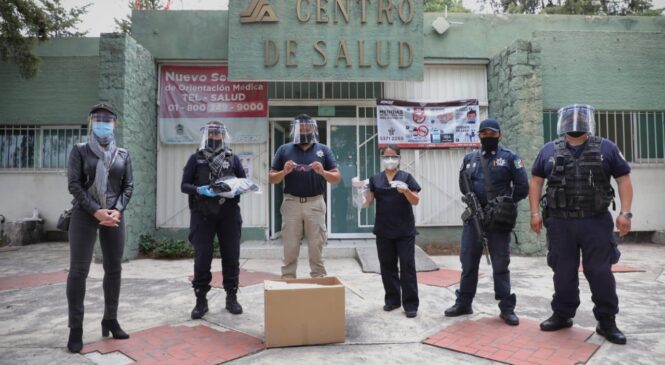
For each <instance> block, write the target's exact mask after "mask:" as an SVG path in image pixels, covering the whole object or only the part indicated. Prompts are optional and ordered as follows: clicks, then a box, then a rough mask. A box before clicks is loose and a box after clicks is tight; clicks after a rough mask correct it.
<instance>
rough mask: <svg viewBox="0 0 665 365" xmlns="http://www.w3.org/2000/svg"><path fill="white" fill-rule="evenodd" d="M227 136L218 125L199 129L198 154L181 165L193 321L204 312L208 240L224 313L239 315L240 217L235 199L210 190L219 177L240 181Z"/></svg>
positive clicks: (209, 260) (242, 175) (207, 287)
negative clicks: (218, 270) (216, 258)
mask: <svg viewBox="0 0 665 365" xmlns="http://www.w3.org/2000/svg"><path fill="white" fill-rule="evenodd" d="M230 140H231V137H230V135H229V133H228V131H227V129H226V127H225V126H224V124H223V123H220V122H210V123H208V124H206V126H205V127H204V128H202V134H201V143H200V145H199V148H198V150H197V151H196V152H195V153H194V154H192V155H191V156H190V157H189V160H188V161H187V164H186V165H185V168H184V171H183V175H182V184H181V187H180V189H181V190H182V192H183V193H185V194H188V195H189V209H190V211H191V221H190V232H189V241H190V242H191V243H192V245H193V246H194V280H192V286H193V287H194V294H195V295H196V306H195V307H194V309H193V310H192V314H191V316H192V319H199V318H201V317H203V315H205V313H206V312H208V300H207V297H206V295H207V293H208V291H209V290H210V282H211V280H212V273H211V272H210V266H211V263H212V257H213V240H214V238H215V235H217V238H218V240H219V249H220V252H221V256H222V276H223V286H224V290H225V291H226V310H227V311H229V312H230V313H232V314H241V313H242V306H241V305H240V303H238V298H237V293H238V282H239V273H240V262H239V261H240V234H241V228H242V216H241V215H240V205H239V203H240V197H239V196H236V197H235V198H222V197H220V196H219V195H218V194H217V193H216V192H214V191H213V190H212V188H211V185H212V184H214V183H215V181H216V180H218V179H220V178H224V177H238V178H245V177H246V176H245V170H244V169H243V167H242V164H241V163H240V159H239V158H238V156H236V155H234V154H233V152H232V151H231V149H230V148H229V143H230Z"/></svg>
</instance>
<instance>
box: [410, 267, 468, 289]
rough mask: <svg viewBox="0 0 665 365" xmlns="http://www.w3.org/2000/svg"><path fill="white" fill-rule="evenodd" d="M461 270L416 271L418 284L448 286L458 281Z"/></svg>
mask: <svg viewBox="0 0 665 365" xmlns="http://www.w3.org/2000/svg"><path fill="white" fill-rule="evenodd" d="M461 275H462V272H461V271H459V270H451V269H439V270H437V271H427V272H419V273H418V284H426V285H432V286H440V287H449V286H452V285H455V284H457V283H459V281H460V277H461Z"/></svg>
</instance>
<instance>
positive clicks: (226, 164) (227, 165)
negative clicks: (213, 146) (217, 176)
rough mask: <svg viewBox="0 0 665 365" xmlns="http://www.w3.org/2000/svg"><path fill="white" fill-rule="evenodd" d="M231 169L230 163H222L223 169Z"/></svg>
mask: <svg viewBox="0 0 665 365" xmlns="http://www.w3.org/2000/svg"><path fill="white" fill-rule="evenodd" d="M229 167H231V164H230V163H229V161H226V160H224V162H222V168H223V169H228V168H229Z"/></svg>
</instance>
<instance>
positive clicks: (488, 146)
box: [480, 137, 499, 152]
mask: <svg viewBox="0 0 665 365" xmlns="http://www.w3.org/2000/svg"><path fill="white" fill-rule="evenodd" d="M480 145H481V146H482V147H483V151H490V152H491V151H496V149H497V147H499V138H498V137H496V138H490V137H486V138H481V139H480Z"/></svg>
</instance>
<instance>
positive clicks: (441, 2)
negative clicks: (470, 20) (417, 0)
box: [425, 0, 471, 13]
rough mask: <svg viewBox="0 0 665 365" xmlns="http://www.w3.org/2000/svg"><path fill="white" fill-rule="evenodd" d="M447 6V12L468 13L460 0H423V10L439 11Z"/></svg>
mask: <svg viewBox="0 0 665 365" xmlns="http://www.w3.org/2000/svg"><path fill="white" fill-rule="evenodd" d="M446 6H447V7H448V12H449V13H470V12H471V10H469V9H467V8H465V7H464V4H463V3H462V0H425V12H432V13H440V12H442V11H445V10H446Z"/></svg>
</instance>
